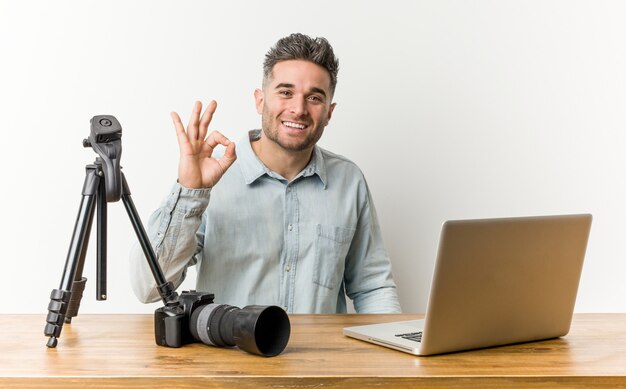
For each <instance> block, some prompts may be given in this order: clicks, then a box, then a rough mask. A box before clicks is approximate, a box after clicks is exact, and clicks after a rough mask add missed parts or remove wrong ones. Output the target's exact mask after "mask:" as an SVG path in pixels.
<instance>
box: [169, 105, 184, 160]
mask: <svg viewBox="0 0 626 389" xmlns="http://www.w3.org/2000/svg"><path fill="white" fill-rule="evenodd" d="M170 116H171V117H172V121H173V122H174V128H175V129H176V137H177V138H178V148H179V149H180V151H181V153H182V152H183V150H184V149H185V148H186V147H187V146H188V145H189V139H187V133H185V127H184V126H183V122H182V121H181V120H180V116H178V114H177V113H176V112H171V113H170Z"/></svg>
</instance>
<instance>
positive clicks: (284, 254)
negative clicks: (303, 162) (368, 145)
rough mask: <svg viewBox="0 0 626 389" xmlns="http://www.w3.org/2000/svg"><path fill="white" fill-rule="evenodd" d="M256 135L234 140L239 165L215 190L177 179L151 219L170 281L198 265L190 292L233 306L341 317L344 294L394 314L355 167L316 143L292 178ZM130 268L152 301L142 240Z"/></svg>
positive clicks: (141, 294) (363, 309) (360, 308)
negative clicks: (271, 161)
mask: <svg viewBox="0 0 626 389" xmlns="http://www.w3.org/2000/svg"><path fill="white" fill-rule="evenodd" d="M259 137H260V130H254V131H251V132H250V133H249V136H248V137H247V138H249V139H244V140H243V141H242V142H239V143H238V145H237V155H238V158H237V161H236V162H235V163H234V164H233V165H232V166H231V167H230V169H229V170H228V171H227V172H226V173H225V174H224V176H223V177H222V178H221V180H220V181H219V183H218V184H217V185H216V186H215V187H213V188H211V189H188V188H184V187H182V186H181V185H179V184H176V185H174V187H173V189H172V191H171V193H170V194H169V196H168V197H167V198H166V200H165V202H164V203H163V205H162V206H161V207H160V208H159V209H158V210H156V212H155V213H154V214H153V215H152V216H151V218H150V220H149V224H148V235H149V236H150V239H151V242H152V245H153V247H154V248H155V251H156V254H157V257H158V260H159V263H160V265H161V267H162V269H163V272H164V273H165V276H166V278H167V279H168V280H170V281H172V282H173V283H174V284H175V285H176V286H178V285H180V283H181V282H182V280H183V279H184V277H185V274H186V269H187V267H188V266H190V265H196V267H197V280H196V289H197V290H198V291H203V292H210V293H214V294H215V302H217V303H225V304H230V305H235V306H238V307H244V306H246V305H250V304H260V305H278V306H281V307H283V308H284V309H285V310H286V311H287V312H289V313H343V312H346V299H345V296H346V295H347V296H348V297H349V298H351V299H352V300H353V303H354V307H355V309H356V311H357V312H360V313H375V312H376V313H378V312H400V304H399V302H398V296H397V293H396V286H395V284H394V281H393V278H392V274H391V264H390V261H389V257H388V255H387V252H386V250H385V247H384V244H383V240H382V236H381V231H380V226H379V224H378V218H377V216H376V210H375V209H374V204H373V202H372V198H371V196H370V193H369V190H368V187H367V184H366V182H365V178H364V177H363V173H362V172H361V171H360V169H359V168H358V167H357V166H356V165H355V164H354V163H353V162H351V161H349V160H347V159H346V158H344V157H341V156H339V155H336V154H333V153H331V152H328V151H326V150H324V149H322V148H320V147H318V146H316V147H315V149H314V152H313V157H312V158H311V161H310V162H309V164H308V165H307V166H306V167H305V168H304V170H302V172H300V174H298V176H296V177H295V178H294V179H293V180H292V181H291V182H289V181H287V180H286V179H284V178H283V177H281V176H280V175H279V174H277V173H275V172H272V171H270V170H269V169H268V168H267V167H265V165H263V163H262V162H261V161H260V160H259V159H258V157H257V156H256V154H255V153H254V151H253V150H252V147H251V144H250V143H251V142H254V141H255V140H257V139H259ZM209 200H210V201H209ZM131 268H132V270H131V271H132V273H133V274H132V276H133V280H134V281H133V289H134V291H135V294H136V295H137V297H138V298H139V299H140V300H142V301H144V302H151V301H156V300H158V299H159V295H158V292H157V291H156V288H155V282H154V279H153V277H152V273H151V272H150V270H149V267H148V265H147V263H146V260H145V258H144V255H143V252H142V251H141V249H140V247H139V246H138V245H137V246H136V247H135V248H134V249H133V251H132V254H131Z"/></svg>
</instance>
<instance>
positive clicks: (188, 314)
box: [154, 290, 291, 357]
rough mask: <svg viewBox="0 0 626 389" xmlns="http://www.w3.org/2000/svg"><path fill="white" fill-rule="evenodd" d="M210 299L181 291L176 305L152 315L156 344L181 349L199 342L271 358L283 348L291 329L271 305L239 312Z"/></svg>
mask: <svg viewBox="0 0 626 389" xmlns="http://www.w3.org/2000/svg"><path fill="white" fill-rule="evenodd" d="M213 298H214V295H213V294H211V293H202V292H197V291H195V290H191V291H183V292H182V293H181V294H180V296H179V297H178V301H179V304H176V305H166V306H164V307H161V308H159V309H157V310H156V311H155V312H154V335H155V340H156V343H157V344H159V345H161V346H166V347H181V346H183V345H185V344H188V343H194V342H202V343H204V344H208V345H211V346H218V347H233V346H238V347H239V348H240V349H242V350H244V351H247V352H249V353H252V354H258V355H262V356H266V357H273V356H276V355H278V354H280V353H281V352H282V351H283V350H284V349H285V346H287V342H288V341H289V335H290V332H291V326H290V323H289V317H288V316H287V313H286V312H285V311H284V310H283V309H282V308H280V307H277V306H275V305H271V306H262V305H249V306H247V307H245V308H243V309H241V308H237V307H234V306H232V305H227V304H215V303H213Z"/></svg>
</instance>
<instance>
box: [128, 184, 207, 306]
mask: <svg viewBox="0 0 626 389" xmlns="http://www.w3.org/2000/svg"><path fill="white" fill-rule="evenodd" d="M208 202H209V189H187V188H184V187H182V186H180V185H178V184H176V185H174V187H173V189H172V191H171V193H170V195H169V196H168V197H167V199H166V200H165V202H164V203H163V205H162V206H161V207H160V208H159V209H157V210H156V211H155V212H154V213H153V214H152V216H151V217H150V220H149V223H148V232H147V233H148V237H149V239H150V243H151V245H152V247H153V249H154V251H155V254H156V257H157V260H158V263H159V266H160V267H161V270H162V272H163V274H164V276H165V278H166V279H167V280H168V281H171V282H172V283H173V284H174V285H175V286H176V287H178V285H180V284H181V283H182V281H183V280H184V278H185V275H186V271H187V267H188V266H189V265H190V264H195V262H196V259H195V255H196V254H197V253H198V252H199V251H200V250H201V249H202V246H201V244H200V243H199V241H198V238H197V233H198V230H199V229H201V228H200V227H201V223H202V214H203V213H204V210H205V209H206V207H207V205H208ZM130 271H131V278H132V280H131V284H132V287H133V291H134V292H135V295H136V296H137V298H138V299H139V300H140V301H142V302H144V303H148V302H154V301H157V300H158V299H159V298H160V296H159V293H158V291H157V289H156V282H155V279H154V276H153V274H152V272H151V270H150V267H149V266H148V263H147V259H146V257H145V255H144V252H143V250H142V249H141V246H140V245H139V244H138V243H136V244H135V245H134V247H133V248H132V250H131V254H130Z"/></svg>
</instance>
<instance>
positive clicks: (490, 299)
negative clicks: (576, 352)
mask: <svg viewBox="0 0 626 389" xmlns="http://www.w3.org/2000/svg"><path fill="white" fill-rule="evenodd" d="M591 220H592V216H591V215H589V214H583V215H557V216H536V217H518V218H500V219H478V220H453V221H447V222H445V223H444V224H443V227H442V230H441V237H440V240H439V250H438V255H437V262H436V265H435V271H434V276H433V281H432V285H431V290H430V296H429V300H428V305H427V309H426V316H425V318H424V320H411V321H401V322H393V323H382V324H373V325H364V326H356V327H346V328H344V329H343V333H344V335H346V336H349V337H353V338H356V339H360V340H364V341H367V342H371V343H374V344H377V345H381V346H385V347H390V348H393V349H395V350H400V351H404V352H407V353H411V354H415V355H433V354H442V353H449V352H455V351H462V350H470V349H478V348H485V347H493V346H500V345H505V344H512V343H521V342H529V341H536V340H542V339H549V338H557V337H560V336H564V335H566V334H567V333H568V332H569V328H570V323H571V320H572V315H573V312H574V304H575V302H576V293H577V290H578V283H579V280H580V274H581V271H582V267H583V259H584V257H585V251H586V248H587V240H588V237H589V230H590V228H591Z"/></svg>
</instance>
